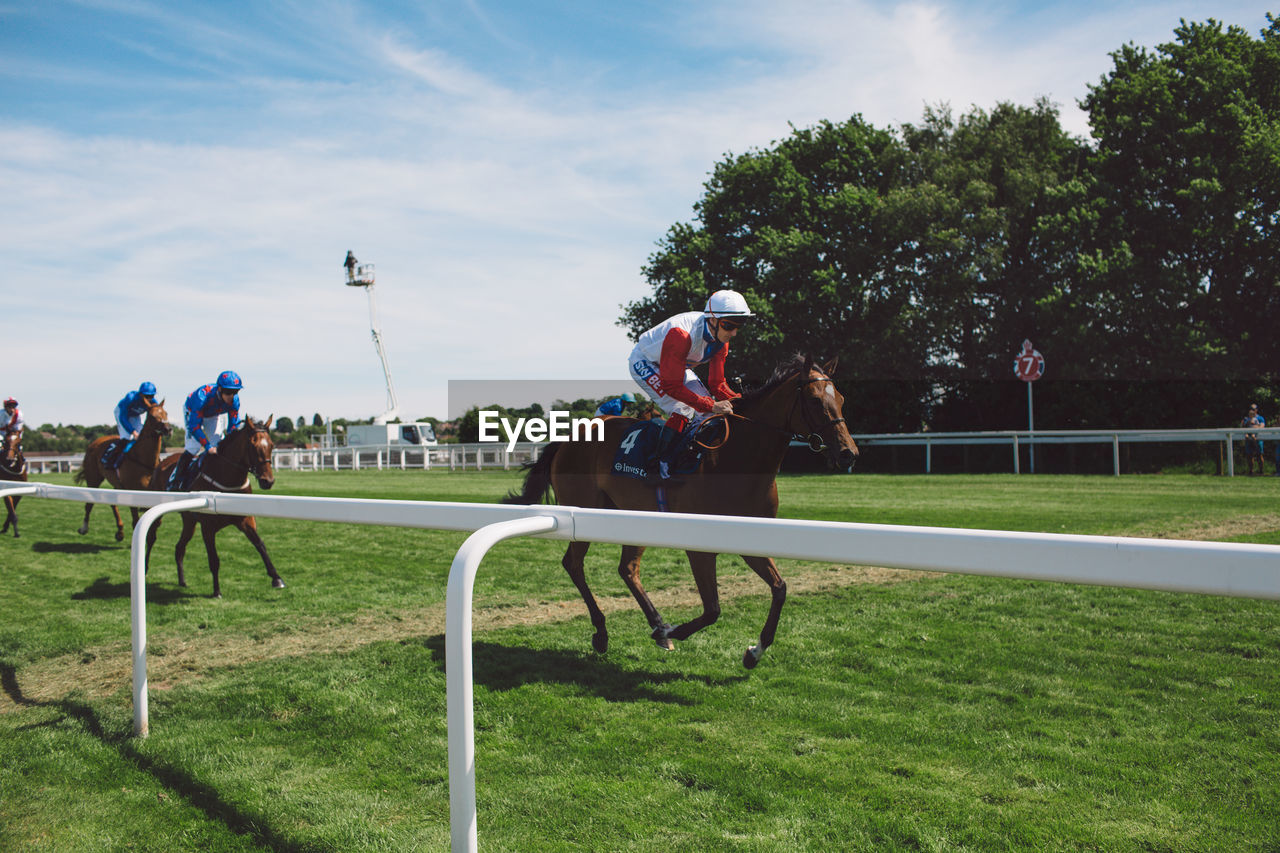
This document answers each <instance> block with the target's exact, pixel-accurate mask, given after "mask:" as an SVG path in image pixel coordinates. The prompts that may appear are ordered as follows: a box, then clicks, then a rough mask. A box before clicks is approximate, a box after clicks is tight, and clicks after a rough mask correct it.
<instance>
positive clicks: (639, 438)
mask: <svg viewBox="0 0 1280 853" xmlns="http://www.w3.org/2000/svg"><path fill="white" fill-rule="evenodd" d="M704 424H705V425H706V426H711V422H709V421H708V422H704ZM702 428H703V425H702V424H700V425H699V426H698V427H692V428H689V429H686V430H685V431H684V432H682V433H681V434H680V436H679V438H677V439H676V440H675V441H674V442H672V443H671V446H670V447H668V448H667V450H666V452H665V453H664V454H663V459H665V460H666V462H667V472H668V473H669V474H671V475H673V476H674V475H677V474H680V475H683V474H692V473H693V472H694V471H697V470H698V467H699V466H700V465H701V464H702V457H703V454H705V453H706V450H705V449H704V448H703V447H702V446H701V445H699V444H696V443H694V439H695V438H697V436H698V433H699V432H700V431H701V430H702ZM662 429H663V426H662V422H661V421H657V420H652V421H638V422H637V423H636V425H635V426H633V427H632V428H631V429H629V430H627V433H626V435H624V436H623V437H622V441H621V442H620V443H619V444H618V450H617V452H616V453H615V454H614V456H613V473H615V474H617V475H619V476H622V477H631V478H633V479H636V480H643V479H645V472H646V471H648V470H649V469H650V467H651V466H652V464H653V463H654V461H655V456H656V455H657V452H658V439H659V438H660V437H661V435H662Z"/></svg>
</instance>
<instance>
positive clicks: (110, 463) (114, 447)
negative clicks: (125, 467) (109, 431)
mask: <svg viewBox="0 0 1280 853" xmlns="http://www.w3.org/2000/svg"><path fill="white" fill-rule="evenodd" d="M134 443H135V442H132V441H129V440H127V439H124V438H113V439H112V440H111V441H108V442H107V447H106V450H104V451H103V452H102V465H103V467H104V468H110V469H111V470H113V471H114V470H115V469H117V468H119V467H120V463H121V461H123V460H124V455H125V454H126V453H128V452H129V448H131V447H133V445H134Z"/></svg>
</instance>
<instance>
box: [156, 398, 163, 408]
mask: <svg viewBox="0 0 1280 853" xmlns="http://www.w3.org/2000/svg"><path fill="white" fill-rule="evenodd" d="M156 405H157V406H159V407H160V408H162V409H163V408H164V400H161V401H160V402H159V403H156Z"/></svg>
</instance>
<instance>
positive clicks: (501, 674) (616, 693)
mask: <svg viewBox="0 0 1280 853" xmlns="http://www.w3.org/2000/svg"><path fill="white" fill-rule="evenodd" d="M425 645H426V647H427V648H429V649H430V650H431V657H432V660H434V661H435V662H436V663H437V664H438V665H439V667H440V670H441V672H443V671H444V668H445V667H444V635H443V634H436V635H435V636H433V637H428V638H427V639H426V641H425ZM472 665H473V677H474V679H475V683H476V684H480V685H483V686H484V687H487V688H488V689H490V690H497V691H505V690H514V689H516V688H517V687H522V686H524V685H526V684H535V683H551V684H567V685H571V686H573V687H576V688H578V689H579V690H581V691H582V692H584V693H591V694H594V695H596V696H599V697H600V698H601V699H604V700H606V701H608V702H634V701H636V700H646V701H649V702H664V703H667V704H673V705H694V704H697V701H696V700H695V699H691V698H689V697H688V696H681V695H679V694H676V693H673V692H671V691H669V690H664V689H662V685H664V684H673V683H699V684H705V685H707V686H709V687H718V686H721V685H726V684H735V683H738V682H741V681H745V680H746V678H747V676H746V675H742V674H739V675H728V676H717V677H714V678H713V677H711V676H705V675H690V674H688V673H683V672H638V671H636V670H634V669H627V668H625V667H622V666H619V665H618V664H616V663H613V662H611V661H610V660H609V659H608V658H607V657H604V656H602V655H598V654H595V653H594V652H585V651H584V652H571V651H565V650H563V649H530V648H527V647H524V646H505V645H502V644H500V643H493V642H486V641H481V642H477V643H473V644H472Z"/></svg>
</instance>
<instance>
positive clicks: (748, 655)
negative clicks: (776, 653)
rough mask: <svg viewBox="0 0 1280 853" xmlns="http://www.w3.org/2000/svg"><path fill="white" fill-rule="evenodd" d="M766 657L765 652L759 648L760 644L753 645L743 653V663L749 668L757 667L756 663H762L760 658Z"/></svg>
mask: <svg viewBox="0 0 1280 853" xmlns="http://www.w3.org/2000/svg"><path fill="white" fill-rule="evenodd" d="M762 657H764V652H763V651H760V650H759V646H751V647H749V648H748V649H747V650H746V651H745V652H743V653H742V665H743V666H745V667H746V668H747V669H755V668H756V664H758V663H760V658H762Z"/></svg>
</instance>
